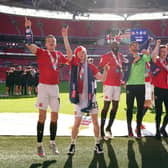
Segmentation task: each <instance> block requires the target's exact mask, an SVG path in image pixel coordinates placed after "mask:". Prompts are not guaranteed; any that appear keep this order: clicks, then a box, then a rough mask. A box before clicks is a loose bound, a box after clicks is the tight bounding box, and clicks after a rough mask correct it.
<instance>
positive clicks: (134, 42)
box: [129, 41, 139, 47]
mask: <svg viewBox="0 0 168 168" xmlns="http://www.w3.org/2000/svg"><path fill="white" fill-rule="evenodd" d="M133 44H139V43H138V42H137V41H132V42H131V43H130V45H129V47H131V46H132V45H133Z"/></svg>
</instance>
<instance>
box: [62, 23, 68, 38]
mask: <svg viewBox="0 0 168 168" xmlns="http://www.w3.org/2000/svg"><path fill="white" fill-rule="evenodd" d="M68 29H69V26H68V25H64V26H63V27H62V30H61V32H62V36H63V37H66V36H68Z"/></svg>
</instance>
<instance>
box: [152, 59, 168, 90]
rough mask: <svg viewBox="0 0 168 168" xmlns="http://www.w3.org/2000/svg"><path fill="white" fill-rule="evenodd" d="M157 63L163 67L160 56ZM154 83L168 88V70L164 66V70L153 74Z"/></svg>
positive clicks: (159, 86)
mask: <svg viewBox="0 0 168 168" xmlns="http://www.w3.org/2000/svg"><path fill="white" fill-rule="evenodd" d="M156 65H157V66H159V67H161V68H162V67H163V66H162V64H161V63H160V58H158V59H157V61H156ZM152 84H153V85H154V86H155V87H158V88H162V89H168V72H167V71H166V70H165V69H164V68H162V70H161V71H160V72H159V73H158V74H157V75H156V76H153V78H152Z"/></svg>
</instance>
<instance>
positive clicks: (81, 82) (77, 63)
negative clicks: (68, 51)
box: [70, 57, 99, 93]
mask: <svg viewBox="0 0 168 168" xmlns="http://www.w3.org/2000/svg"><path fill="white" fill-rule="evenodd" d="M70 65H78V66H79V60H78V59H76V57H73V59H72V61H71V62H70ZM88 66H89V68H90V69H91V71H92V73H93V76H95V75H96V74H97V73H98V72H99V70H98V68H97V67H96V66H95V65H94V64H88ZM82 90H83V81H82V80H79V78H78V92H79V93H82Z"/></svg>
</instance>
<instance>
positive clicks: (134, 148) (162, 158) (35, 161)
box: [0, 136, 168, 168]
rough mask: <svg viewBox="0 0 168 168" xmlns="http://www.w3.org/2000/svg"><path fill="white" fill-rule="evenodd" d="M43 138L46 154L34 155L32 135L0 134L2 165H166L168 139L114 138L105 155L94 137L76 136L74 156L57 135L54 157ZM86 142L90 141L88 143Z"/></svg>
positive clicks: (65, 139)
mask: <svg viewBox="0 0 168 168" xmlns="http://www.w3.org/2000/svg"><path fill="white" fill-rule="evenodd" d="M48 140H49V137H44V147H45V151H46V157H44V158H40V157H38V156H37V155H36V142H35V141H36V139H35V137H24V136H16V137H15V136H12V137H11V136H0V142H1V145H0V151H1V152H0V167H1V168H37V167H39V168H48V167H49V168H140V167H142V168H167V165H168V159H167V158H168V153H167V152H168V146H167V144H168V139H166V138H165V139H162V141H158V140H156V139H155V138H152V137H145V138H142V139H141V140H136V139H134V138H127V137H122V138H121V137H116V138H114V139H112V141H107V142H104V143H103V148H104V154H100V155H98V154H95V153H94V152H93V145H94V139H93V137H79V138H78V141H77V146H76V153H75V155H74V156H72V157H71V156H68V155H67V154H66V152H67V150H68V146H69V142H70V138H69V137H57V139H56V141H57V145H58V147H59V151H60V155H59V156H53V155H51V153H50V150H49V148H48ZM88 142H89V143H88Z"/></svg>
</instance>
